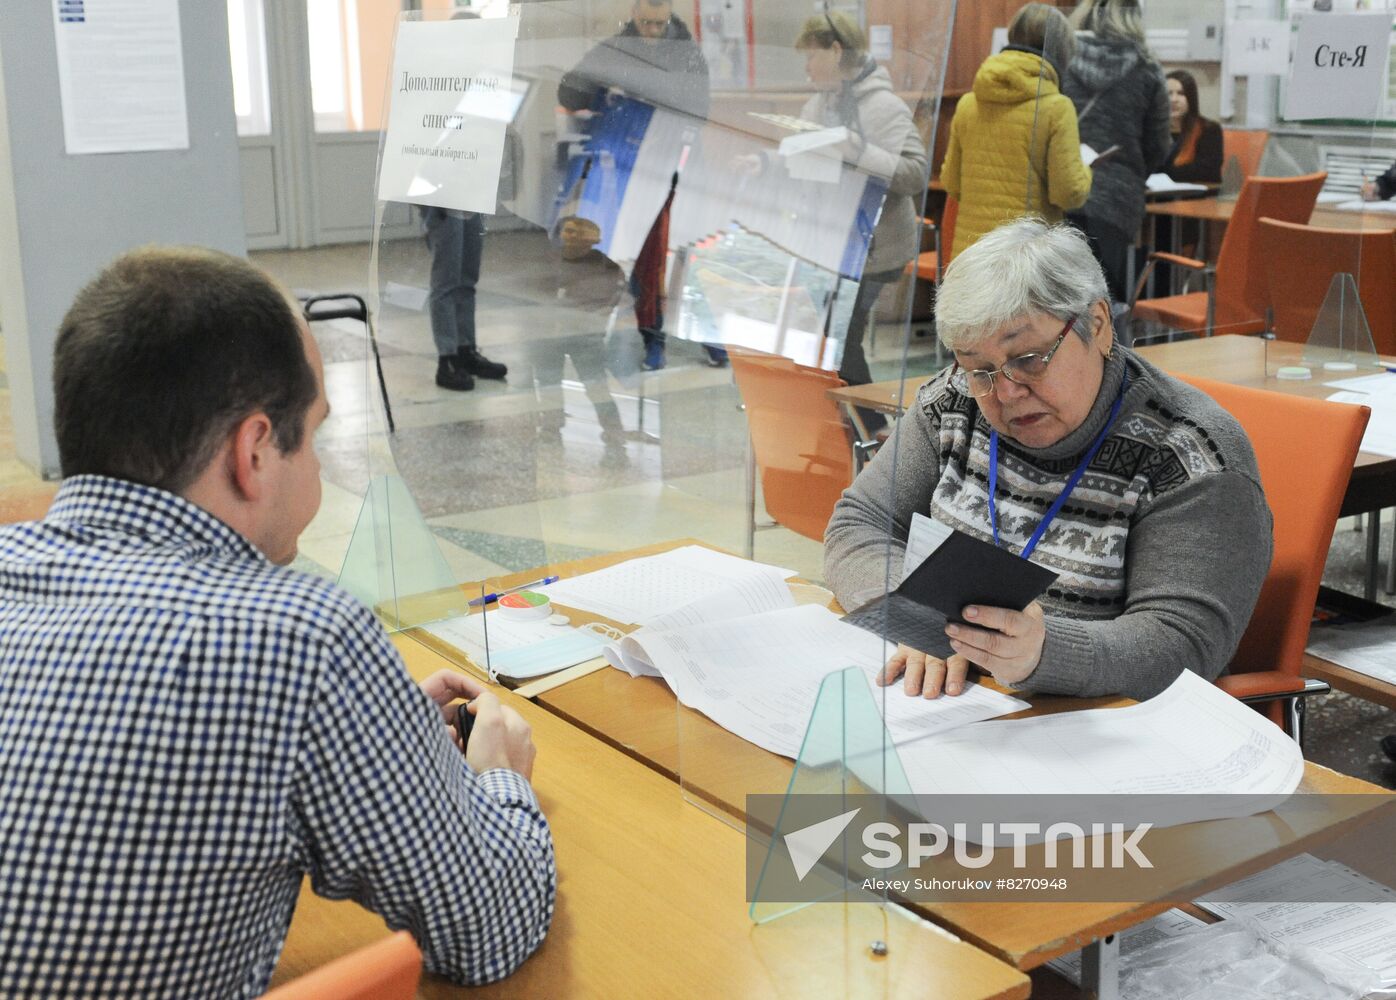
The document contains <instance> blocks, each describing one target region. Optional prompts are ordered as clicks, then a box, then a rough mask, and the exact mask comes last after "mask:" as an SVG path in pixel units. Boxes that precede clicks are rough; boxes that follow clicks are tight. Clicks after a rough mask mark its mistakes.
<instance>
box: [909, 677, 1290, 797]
mask: <svg viewBox="0 0 1396 1000" xmlns="http://www.w3.org/2000/svg"><path fill="white" fill-rule="evenodd" d="M897 752H898V754H899V755H900V756H901V759H902V767H903V768H905V770H906V776H907V778H908V780H910V782H911V789H912V791H914V792H915V793H917V794H918V795H976V794H995V795H1033V794H1039V795H1062V796H1067V795H1159V794H1165V795H1168V794H1175V793H1185V794H1186V798H1184V799H1183V800H1182V801H1181V802H1179V803H1178V804H1177V805H1176V806H1175V807H1174V808H1176V809H1177V816H1178V819H1177V822H1179V823H1188V822H1193V821H1195V820H1198V819H1204V818H1221V814H1213V815H1207V816H1203V815H1200V814H1194V813H1193V812H1190V811H1189V810H1196V809H1203V808H1211V807H1215V806H1218V805H1220V804H1222V803H1220V802H1218V801H1216V800H1217V797H1219V796H1241V795H1245V796H1250V797H1252V799H1256V798H1257V797H1262V796H1264V797H1275V798H1277V799H1279V800H1282V799H1283V798H1284V797H1287V796H1288V795H1289V794H1290V793H1292V792H1293V791H1294V790H1295V788H1297V787H1298V786H1299V780H1300V779H1301V778H1302V777H1303V775H1304V757H1303V755H1302V754H1301V753H1300V750H1299V745H1298V744H1297V743H1295V742H1294V741H1293V740H1292V739H1290V738H1289V737H1288V736H1286V735H1285V734H1284V731H1283V730H1281V729H1280V728H1279V727H1278V726H1276V725H1275V724H1274V723H1272V722H1270V721H1269V720H1268V719H1266V718H1265V717H1264V716H1262V715H1260V714H1259V713H1258V712H1256V711H1254V710H1253V709H1251V708H1250V707H1249V706H1247V705H1243V704H1242V703H1241V702H1240V701H1237V700H1236V699H1235V698H1233V697H1231V695H1229V694H1227V693H1226V692H1224V691H1222V690H1221V689H1220V688H1218V687H1217V686H1216V685H1214V684H1212V683H1211V682H1209V681H1205V680H1203V679H1202V678H1201V677H1199V676H1198V675H1197V674H1194V673H1192V672H1191V671H1187V670H1185V671H1183V674H1182V676H1180V677H1179V678H1178V679H1177V680H1176V681H1174V682H1173V683H1172V684H1171V685H1170V686H1169V687H1168V689H1167V690H1166V691H1164V692H1163V693H1162V694H1160V695H1158V696H1157V697H1154V698H1150V699H1149V700H1148V701H1144V702H1140V703H1139V704H1137V705H1130V706H1128V707H1127V708H1099V709H1091V710H1088V711H1082V712H1062V713H1060V714H1057V715H1044V716H1038V717H1035V718H1029V719H1013V720H1008V721H1003V722H986V723H983V724H981V725H978V726H971V727H969V728H967V729H962V730H959V731H958V732H954V733H949V734H946V735H943V736H934V737H931V738H928V739H921V740H916V741H913V742H909V743H900V742H899V743H898V744H897ZM1209 796H1210V797H1211V799H1210V800H1209V799H1208V798H1207V797H1209ZM1255 805H1256V806H1257V808H1254V809H1250V810H1249V812H1256V811H1260V804H1259V802H1258V801H1257V802H1256V803H1255ZM1266 808H1268V807H1266ZM1155 825H1160V824H1155Z"/></svg>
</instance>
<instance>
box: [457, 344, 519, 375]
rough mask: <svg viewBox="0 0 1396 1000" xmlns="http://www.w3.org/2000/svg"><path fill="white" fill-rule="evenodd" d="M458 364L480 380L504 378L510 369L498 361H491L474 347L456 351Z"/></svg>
mask: <svg viewBox="0 0 1396 1000" xmlns="http://www.w3.org/2000/svg"><path fill="white" fill-rule="evenodd" d="M456 364H457V365H459V366H460V367H461V368H463V369H464V370H466V371H468V372H469V373H470V374H472V375H475V376H478V377H479V378H503V377H504V376H505V375H508V374H509V369H508V368H506V367H505V366H504V365H501V364H500V363H499V362H498V361H491V360H490V359H489V358H487V357H485V356H484V355H483V354H481V353H480V352H479V351H477V350H475V348H473V347H461V348H457V350H456Z"/></svg>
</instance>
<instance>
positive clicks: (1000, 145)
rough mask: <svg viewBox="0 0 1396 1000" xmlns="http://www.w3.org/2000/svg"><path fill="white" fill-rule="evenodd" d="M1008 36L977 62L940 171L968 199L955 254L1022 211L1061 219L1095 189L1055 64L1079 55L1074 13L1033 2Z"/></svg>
mask: <svg viewBox="0 0 1396 1000" xmlns="http://www.w3.org/2000/svg"><path fill="white" fill-rule="evenodd" d="M1008 41H1009V44H1008V46H1007V47H1006V48H1005V49H1004V50H1003V51H1002V52H1000V53H998V54H997V55H993V56H990V57H989V58H988V59H986V60H984V62H983V64H982V65H981V66H980V67H979V71H978V72H977V73H976V74H975V76H974V90H973V92H972V93H969V94H966V95H965V96H964V97H962V98H960V101H959V104H958V105H957V106H956V108H955V120H954V121H953V122H952V123H951V125H950V145H949V148H948V149H947V150H946V153H945V162H944V163H943V164H942V165H941V168H940V179H941V183H943V184H944V185H945V190H946V192H947V193H948V194H949V195H950V197H952V198H955V199H957V200H958V201H959V203H960V209H959V216H958V217H957V219H956V221H955V245H954V248H953V253H954V254H958V253H959V252H960V251H962V250H964V249H965V248H966V247H968V246H970V245H971V244H973V243H974V242H975V241H976V240H977V239H979V237H981V236H983V235H984V234H985V233H987V232H989V231H990V230H991V229H994V228H996V227H998V226H1000V225H1002V224H1003V223H1005V222H1008V221H1010V220H1011V219H1016V218H1018V217H1020V216H1024V215H1036V216H1040V217H1042V218H1043V219H1046V220H1047V221H1048V222H1060V221H1061V219H1062V217H1063V215H1064V214H1065V213H1066V212H1067V211H1069V210H1071V209H1074V208H1080V207H1081V206H1082V205H1084V204H1085V203H1086V197H1087V196H1088V195H1089V194H1090V193H1091V169H1090V167H1088V166H1086V165H1085V164H1084V163H1082V162H1081V140H1080V135H1079V133H1078V131H1077V128H1076V108H1075V106H1074V105H1073V104H1072V103H1071V99H1070V98H1068V97H1065V96H1063V95H1062V93H1061V92H1060V91H1059V90H1058V87H1057V85H1058V75H1057V67H1059V66H1061V67H1065V66H1066V65H1067V64H1068V63H1070V62H1071V55H1072V50H1073V48H1074V45H1075V43H1074V36H1073V34H1072V31H1071V28H1070V26H1069V25H1068V24H1067V21H1066V18H1065V17H1063V16H1062V14H1061V12H1060V11H1058V10H1057V9H1056V8H1055V7H1050V6H1048V5H1047V4H1043V3H1030V4H1028V5H1027V6H1026V7H1024V8H1023V9H1022V10H1020V11H1019V12H1018V15H1017V16H1016V17H1015V18H1014V19H1013V23H1012V24H1011V25H1009V28H1008ZM1044 53H1045V56H1044Z"/></svg>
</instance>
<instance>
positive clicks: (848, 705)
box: [747, 667, 916, 923]
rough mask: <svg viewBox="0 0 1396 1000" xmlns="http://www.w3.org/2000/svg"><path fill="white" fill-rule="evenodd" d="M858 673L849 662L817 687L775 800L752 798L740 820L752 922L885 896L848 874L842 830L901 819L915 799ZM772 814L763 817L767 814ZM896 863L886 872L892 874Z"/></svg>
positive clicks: (848, 843)
mask: <svg viewBox="0 0 1396 1000" xmlns="http://www.w3.org/2000/svg"><path fill="white" fill-rule="evenodd" d="M881 690H882V689H878V691H879V693H878V694H875V693H874V691H873V689H872V688H871V687H870V686H869V684H868V677H867V674H866V673H865V672H864V671H862V670H860V669H858V668H857V667H849V668H848V669H846V670H840V671H838V672H836V673H832V674H829V675H828V676H827V677H825V678H824V681H823V683H822V684H821V685H820V687H819V694H818V697H817V698H816V700H815V704H814V710H813V712H812V713H811V715H810V719H809V725H808V726H807V727H806V729H805V735H804V740H803V743H802V745H801V747H800V754H799V757H798V758H797V759H796V761H795V770H794V772H793V773H792V774H791V776H790V783H789V785H788V786H787V788H786V790H785V794H784V795H783V796H757V797H756V799H755V801H753V803H752V808H751V810H750V811H751V815H750V817H749V821H748V826H747V840H748V845H747V852H748V866H749V872H748V888H749V895H750V897H751V918H752V920H754V921H755V922H757V923H766V922H769V921H771V920H775V919H776V918H778V917H782V916H785V915H786V914H789V913H792V912H794V911H795V910H798V909H801V908H803V907H804V906H808V905H809V904H810V903H816V902H831V901H835V900H838V901H841V902H870V901H885V900H886V895H887V890H886V889H871V890H870V889H865V888H863V886H862V883H861V881H853V880H850V878H849V873H850V870H851V868H850V864H849V857H850V856H851V855H852V854H855V853H862V851H863V848H862V847H861V845H860V844H859V843H858V842H856V841H855V840H854V839H853V838H852V837H851V836H850V833H849V831H850V829H851V828H852V827H851V826H850V824H851V821H852V820H853V819H854V818H855V817H856V819H857V820H858V824H859V826H858V827H857V828H856V829H862V828H863V827H864V826H866V824H868V823H874V822H886V821H890V820H893V819H905V818H906V817H909V816H912V815H915V814H916V802H915V799H914V797H913V795H912V794H911V787H910V784H909V783H908V782H907V778H906V774H905V773H904V772H903V770H902V765H901V761H900V760H899V759H898V757H897V752H896V748H895V747H894V746H893V745H892V740H891V737H890V736H889V735H888V733H887V729H886V727H885V726H884V725H883V721H882V706H881V705H880V704H879V701H880V698H881V694H880V692H881ZM772 813H773V814H774V815H771V814H772ZM899 870H901V869H889V870H887V871H886V878H888V879H892V878H895V877H896V875H897V873H898V871H899Z"/></svg>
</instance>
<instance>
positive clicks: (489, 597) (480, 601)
mask: <svg viewBox="0 0 1396 1000" xmlns="http://www.w3.org/2000/svg"><path fill="white" fill-rule="evenodd" d="M559 579H561V577H556V576H545V577H543V579H541V580H534V581H533V582H532V583H521V584H519V585H518V586H517V587H510V588H509V589H508V590H500V591H496V592H495V593H493V594H486V595H485V596H484V597H476V598H472V599H471V600H469V601H467V602H466V603H467V604H468V605H469V606H470V607H472V608H479V607H483V606H484V605H486V604H493V603H494V602H495V601H497V600H499V599H500V598H501V597H504V596H505V595H506V594H517V593H518V592H519V591H521V590H528V589H529V588H531V587H546V586H547V585H548V584H550V583H557V581H558V580H559Z"/></svg>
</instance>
